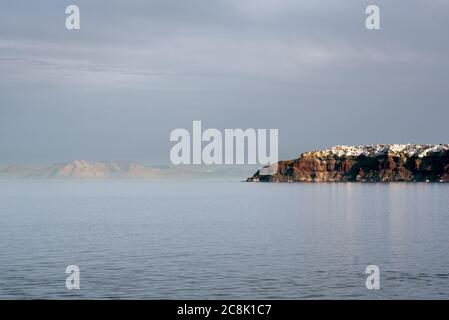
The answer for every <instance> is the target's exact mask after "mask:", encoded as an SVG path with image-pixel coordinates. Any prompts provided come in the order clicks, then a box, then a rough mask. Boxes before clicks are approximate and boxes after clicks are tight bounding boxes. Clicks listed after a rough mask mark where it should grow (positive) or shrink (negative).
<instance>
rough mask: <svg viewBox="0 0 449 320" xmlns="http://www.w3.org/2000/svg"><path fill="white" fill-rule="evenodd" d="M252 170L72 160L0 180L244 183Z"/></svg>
mask: <svg viewBox="0 0 449 320" xmlns="http://www.w3.org/2000/svg"><path fill="white" fill-rule="evenodd" d="M253 170H254V169H253V168H250V169H249V168H247V167H243V168H242V167H233V168H223V167H201V166H188V167H187V166H147V165H144V164H140V163H136V162H130V161H87V160H73V161H70V162H64V163H57V164H52V165H49V166H45V167H41V168H33V167H27V166H18V165H11V166H8V167H6V168H4V169H0V178H3V179H79V180H95V179H150V180H152V179H153V180H159V179H161V180H163V179H187V178H192V179H197V178H199V179H203V178H224V177H232V178H239V179H243V177H245V176H247V175H248V173H250V172H251V171H253Z"/></svg>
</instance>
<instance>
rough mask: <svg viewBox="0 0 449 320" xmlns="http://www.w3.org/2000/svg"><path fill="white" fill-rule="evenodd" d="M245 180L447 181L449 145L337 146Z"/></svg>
mask: <svg viewBox="0 0 449 320" xmlns="http://www.w3.org/2000/svg"><path fill="white" fill-rule="evenodd" d="M264 171H267V170H263V169H261V170H259V171H257V172H256V173H255V174H254V175H253V176H252V177H250V178H248V179H247V180H246V181H248V182H259V181H260V182H349V181H353V182H420V181H426V182H449V144H438V145H411V144H406V145H398V144H389V145H366V146H357V147H353V146H336V147H333V148H331V149H327V150H321V151H311V152H305V153H303V154H301V156H300V157H299V158H297V159H294V160H288V161H279V162H278V163H277V169H276V170H275V172H274V174H272V175H266V174H264Z"/></svg>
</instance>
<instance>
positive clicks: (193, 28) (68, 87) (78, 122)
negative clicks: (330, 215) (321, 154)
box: [0, 0, 449, 164]
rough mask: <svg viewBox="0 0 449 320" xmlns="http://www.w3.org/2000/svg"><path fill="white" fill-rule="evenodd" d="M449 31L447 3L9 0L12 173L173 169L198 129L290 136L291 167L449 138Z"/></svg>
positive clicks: (3, 92) (5, 135)
mask: <svg viewBox="0 0 449 320" xmlns="http://www.w3.org/2000/svg"><path fill="white" fill-rule="evenodd" d="M71 4H76V5H78V6H79V8H80V12H81V29H80V30H72V31H69V30H67V29H66V28H65V20H66V17H67V15H66V14H65V8H66V6H68V5H71ZM371 4H375V5H378V6H379V8H380V27H381V29H380V30H368V29H366V27H365V18H366V14H365V8H366V7H367V6H368V5H371ZM448 30H449V2H448V1H446V0H429V1H417V0H407V1H405V0H402V1H399V0H396V1H391V0H389V1H381V0H377V1H376V0H370V1H364V0H344V1H343V0H341V1H336V0H328V1H318V0H310V1H308V0H307V1H298V0H296V1H294V0H188V1H186V0H158V1H148V0H146V1H144V0H127V1H111V0H109V1H94V0H88V1H81V0H79V1H77V0H71V1H47V0H41V1H32V2H31V1H23V0H2V1H1V2H0V164H12V163H49V162H50V163H51V162H61V161H70V160H72V159H87V160H131V161H140V162H144V163H150V164H166V163H169V161H170V158H169V153H170V148H171V146H172V145H173V143H171V142H170V141H169V136H170V132H171V131H172V130H173V129H176V128H186V129H188V130H190V131H191V127H192V121H193V120H200V121H202V124H203V128H217V129H221V130H222V129H225V128H255V129H258V128H265V129H270V128H275V129H279V151H280V153H279V157H280V158H281V159H292V158H295V157H297V156H298V155H299V154H300V153H302V152H304V151H308V150H315V149H321V148H327V147H331V146H333V145H361V144H377V143H449V131H448V130H447V126H448V122H447V119H449V108H448V98H449V90H448V89H449V41H447V39H448Z"/></svg>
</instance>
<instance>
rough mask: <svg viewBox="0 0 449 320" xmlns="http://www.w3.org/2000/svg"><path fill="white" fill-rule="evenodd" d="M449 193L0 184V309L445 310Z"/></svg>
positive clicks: (398, 187) (284, 186) (347, 186)
mask: <svg viewBox="0 0 449 320" xmlns="http://www.w3.org/2000/svg"><path fill="white" fill-rule="evenodd" d="M448 195H449V184H443V183H390V184H387V183H244V182H240V181H238V180H236V181H233V180H229V181H228V180H223V181H190V180H185V181H143V180H103V181H77V180H2V181H0V299H448V298H449V249H448V248H449V196H448ZM68 266H76V268H77V271H76V277H77V279H79V286H78V287H77V288H74V287H73V286H71V284H74V283H75V282H73V283H72V282H71V280H70V279H73V277H72V276H74V273H72V272H71V271H70V270H67V267H68ZM369 266H375V267H376V268H377V271H378V272H376V275H375V276H376V277H377V278H376V279H377V280H378V287H377V288H372V286H371V287H370V286H369V285H367V282H369V281H368V280H369V279H368V278H369V277H370V276H372V275H373V274H372V273H371V272H370V270H373V269H372V267H371V269H370V268H369ZM66 271H67V272H68V273H66ZM70 277H72V278H70ZM69 280H70V281H69ZM68 282H69V285H68ZM370 283H371V282H370Z"/></svg>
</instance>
